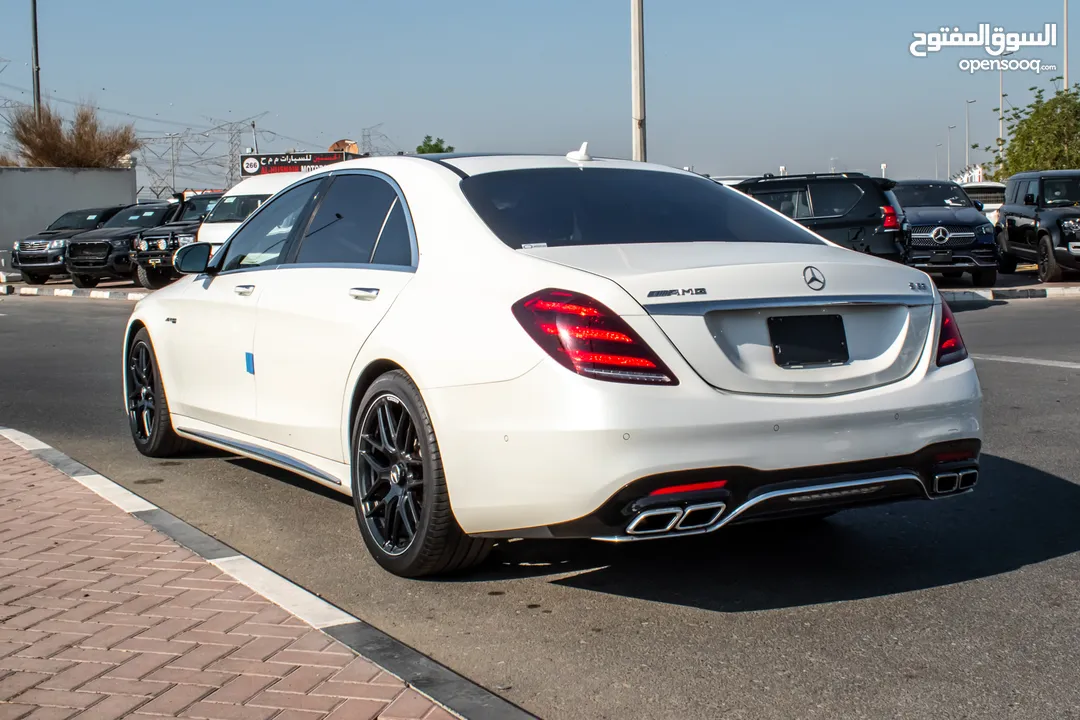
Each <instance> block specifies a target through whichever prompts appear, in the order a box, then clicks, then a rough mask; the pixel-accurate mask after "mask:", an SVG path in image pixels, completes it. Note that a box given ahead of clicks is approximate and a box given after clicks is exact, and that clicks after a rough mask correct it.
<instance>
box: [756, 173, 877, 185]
mask: <svg viewBox="0 0 1080 720" xmlns="http://www.w3.org/2000/svg"><path fill="white" fill-rule="evenodd" d="M823 177H824V178H829V177H835V178H864V177H869V175H867V174H866V173H861V172H838V173H802V174H799V175H773V174H772V173H765V174H764V175H762V176H761V177H757V178H750V179H748V180H744V181H743V182H745V183H756V182H767V181H770V180H809V179H812V178H823Z"/></svg>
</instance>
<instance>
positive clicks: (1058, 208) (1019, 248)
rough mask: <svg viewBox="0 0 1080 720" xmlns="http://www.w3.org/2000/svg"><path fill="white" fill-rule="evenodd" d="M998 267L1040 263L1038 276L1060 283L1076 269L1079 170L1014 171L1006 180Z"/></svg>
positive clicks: (1010, 268)
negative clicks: (999, 263)
mask: <svg viewBox="0 0 1080 720" xmlns="http://www.w3.org/2000/svg"><path fill="white" fill-rule="evenodd" d="M997 241H998V246H999V247H1000V248H1001V271H1002V272H1006V273H1011V272H1016V265H1017V263H1018V262H1020V261H1024V262H1034V263H1037V264H1038V266H1039V280H1041V281H1043V282H1058V281H1059V280H1061V276H1062V272H1063V270H1066V269H1068V270H1080V170H1047V171H1044V172H1026V173H1018V174H1016V175H1013V176H1012V177H1011V178H1009V181H1008V182H1007V183H1006V184H1005V204H1004V205H1002V206H1001V208H1000V209H999V210H998V226H997Z"/></svg>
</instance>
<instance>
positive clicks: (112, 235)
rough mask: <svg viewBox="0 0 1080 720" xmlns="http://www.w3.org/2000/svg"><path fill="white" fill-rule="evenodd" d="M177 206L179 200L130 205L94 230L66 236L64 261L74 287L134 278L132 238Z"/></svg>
mask: <svg viewBox="0 0 1080 720" xmlns="http://www.w3.org/2000/svg"><path fill="white" fill-rule="evenodd" d="M179 210H180V203H178V202H158V203H145V204H138V205H129V206H128V207H126V208H124V209H123V210H121V211H120V212H118V213H117V214H116V215H114V216H113V217H112V219H111V220H109V221H108V222H107V223H105V224H104V225H102V226H101V227H100V228H98V229H97V230H90V231H88V232H84V233H80V234H78V235H76V236H75V237H73V238H71V239H70V240H68V252H67V259H66V261H65V265H66V267H67V271H68V273H69V274H70V275H71V282H72V284H73V285H74V286H75V287H77V288H92V287H95V286H96V285H97V284H98V283H99V282H101V281H102V280H106V279H124V280H127V279H134V278H133V277H132V276H133V275H134V273H135V265H134V263H132V261H131V242H132V241H133V240H134V239H135V238H136V237H137V236H138V234H139V233H141V232H143V231H144V230H147V229H149V228H152V227H157V226H158V225H164V224H165V223H167V222H169V221H171V220H172V219H173V218H175V217H176V216H177V214H178V212H179Z"/></svg>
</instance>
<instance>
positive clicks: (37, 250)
mask: <svg viewBox="0 0 1080 720" xmlns="http://www.w3.org/2000/svg"><path fill="white" fill-rule="evenodd" d="M299 175H300V173H277V174H274V175H267V176H258V177H253V178H250V179H247V180H244V181H242V182H240V183H238V184H237V185H235V186H234V187H233V188H231V189H230V190H229V191H228V192H225V193H220V192H206V193H198V194H178V195H176V196H173V197H172V198H170V199H168V200H163V201H157V202H139V203H136V204H134V205H117V206H112V207H104V208H87V209H84V210H73V211H70V212H67V213H64V215H62V216H61V217H59V218H57V220H56V221H55V222H53V223H52V224H51V225H49V227H48V228H46V229H45V230H44V231H42V232H40V233H38V234H36V235H34V236H32V237H28V238H25V239H23V240H19V241H17V242H16V243H15V244H14V246H13V248H12V268H13V269H16V270H18V271H19V272H20V273H21V274H22V276H23V280H24V281H25V282H26V283H27V284H29V285H41V284H44V283H46V282H48V280H49V278H50V277H52V276H54V275H70V276H71V282H72V284H73V285H75V287H78V288H92V287H95V286H97V284H98V283H100V282H101V281H103V280H128V279H130V280H132V281H134V282H136V283H138V284H139V285H141V286H143V287H145V288H147V289H151V290H156V289H158V288H161V287H164V286H165V285H168V284H169V283H170V282H172V281H173V280H175V279H176V278H177V277H179V276H178V275H177V274H176V273H175V272H174V271H173V268H172V256H173V253H174V252H175V251H176V250H177V249H178V248H179V247H181V246H183V245H187V244H190V243H194V242H196V240H198V241H200V242H209V243H211V245H212V246H213V248H214V249H215V250H216V249H217V248H218V247H220V246H221V244H222V243H223V242H224V241H225V240H226V239H228V237H229V235H230V234H231V233H232V231H233V230H235V229H236V228H237V227H238V226H239V225H240V223H241V222H242V221H243V220H244V219H246V218H247V216H248V215H250V214H251V213H252V212H253V211H254V210H255V209H256V208H258V207H259V205H261V204H262V203H263V201H265V200H266V199H267V198H269V197H270V196H271V195H273V194H274V193H275V192H277V191H278V190H279V189H281V188H283V187H285V186H286V185H288V184H290V183H291V182H293V181H294V180H295V179H296V178H297V177H298V176H299Z"/></svg>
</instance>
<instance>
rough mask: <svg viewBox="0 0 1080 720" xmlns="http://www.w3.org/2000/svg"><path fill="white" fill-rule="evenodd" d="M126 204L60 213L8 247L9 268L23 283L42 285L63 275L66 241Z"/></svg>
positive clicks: (64, 271)
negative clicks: (39, 228)
mask: <svg viewBox="0 0 1080 720" xmlns="http://www.w3.org/2000/svg"><path fill="white" fill-rule="evenodd" d="M126 207H127V205H112V206H110V207H100V208H86V209H85V210H72V211H70V212H66V213H64V214H63V215H61V216H60V217H58V218H57V219H56V220H54V221H53V223H52V224H51V225H49V227H47V228H45V229H44V230H42V231H41V232H39V233H38V234H37V235H31V236H30V237H28V238H24V239H23V240H18V241H16V242H15V245H14V247H12V249H11V269H12V270H18V271H19V272H20V273H21V274H22V279H23V282H25V283H26V284H27V285H44V284H45V283H47V282H48V281H49V278H50V277H52V276H53V275H66V274H67V266H66V265H65V264H64V256H65V255H66V254H67V241H68V240H70V239H71V238H73V237H75V236H76V235H78V234H80V233H84V232H86V231H87V230H93V229H95V228H99V227H101V226H102V225H104V224H105V223H106V222H107V221H108V220H109V219H110V218H112V216H113V215H115V214H116V213H118V212H120V211H121V210H123V209H124V208H126Z"/></svg>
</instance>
